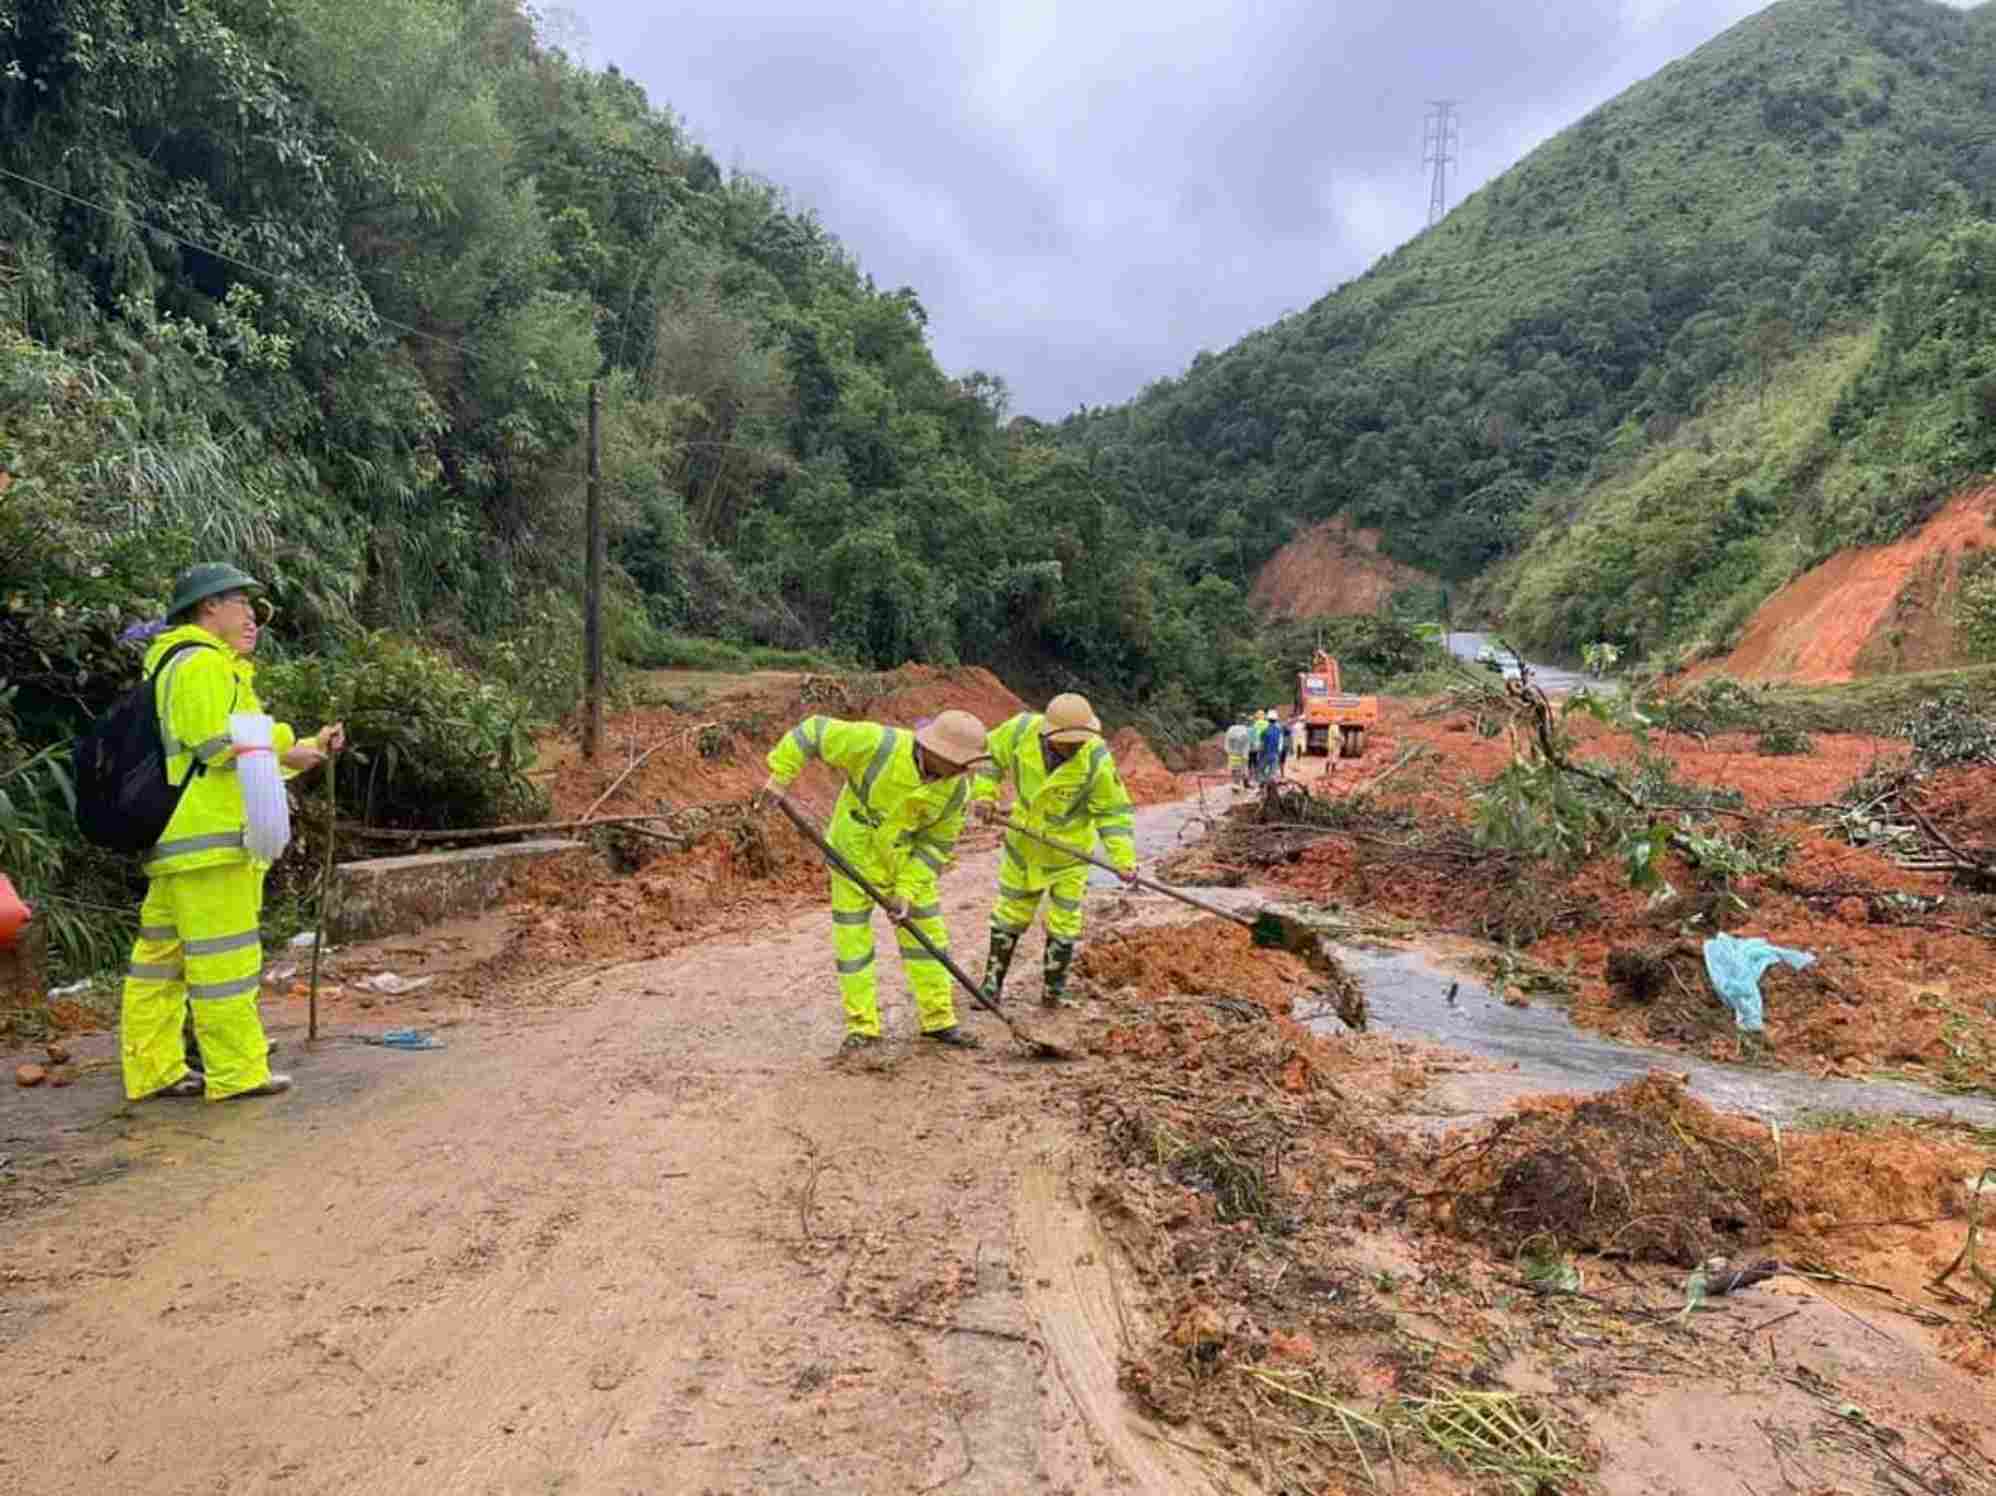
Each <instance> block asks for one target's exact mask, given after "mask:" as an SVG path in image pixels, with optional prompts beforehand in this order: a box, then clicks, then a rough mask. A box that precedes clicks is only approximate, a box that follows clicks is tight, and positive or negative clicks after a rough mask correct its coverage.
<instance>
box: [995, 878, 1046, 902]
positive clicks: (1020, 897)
mask: <svg viewBox="0 0 1996 1496" xmlns="http://www.w3.org/2000/svg"><path fill="white" fill-rule="evenodd" d="M998 897H999V898H1001V899H1012V900H1015V901H1016V902H1018V903H1021V904H1037V903H1038V902H1039V901H1040V896H1039V895H1038V894H1036V893H1031V892H1028V891H1027V890H1026V889H1023V888H1012V887H1010V886H1009V885H1007V884H1004V883H1000V884H999V885H998Z"/></svg>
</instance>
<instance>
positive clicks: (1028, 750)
mask: <svg viewBox="0 0 1996 1496" xmlns="http://www.w3.org/2000/svg"><path fill="white" fill-rule="evenodd" d="M1045 730H1046V718H1044V717H1042V716H1041V715H1040V714H1039V713H1037V712H1021V713H1019V715H1018V716H1016V717H1013V718H1011V719H1009V720H1008V721H1004V722H1000V723H999V724H998V725H997V726H996V727H994V728H992V729H991V732H990V734H989V736H987V737H986V738H985V740H984V741H985V747H986V748H987V749H989V750H990V753H991V762H992V767H991V768H989V769H980V770H979V771H978V774H977V785H976V788H974V789H973V790H972V791H971V798H972V799H973V800H995V799H997V798H998V786H999V784H1000V783H1001V782H1002V781H1006V780H1009V781H1010V782H1011V784H1012V786H1013V788H1014V790H1015V791H1016V794H1017V799H1016V801H1015V802H1014V804H1013V807H1012V819H1013V820H1014V821H1016V822H1017V823H1018V824H1019V825H1021V826H1024V827H1026V828H1027V829H1028V830H1032V831H1037V832H1039V833H1041V834H1042V835H1044V836H1050V837H1053V838H1054V839H1055V840H1056V841H1064V842H1067V843H1069V844H1070V845H1072V846H1075V847H1078V848H1080V849H1081V850H1082V851H1084V852H1094V851H1096V839H1097V838H1098V837H1099V838H1100V839H1101V852H1100V855H1102V856H1105V857H1107V858H1108V859H1109V861H1110V862H1112V863H1114V864H1115V865H1116V866H1117V867H1118V868H1121V869H1122V870H1124V871H1125V872H1128V871H1130V870H1131V869H1133V868H1135V867H1136V865H1137V846H1136V841H1135V821H1134V819H1133V815H1134V812H1133V810H1132V808H1131V805H1130V792H1129V791H1128V790H1126V789H1124V788H1123V778H1122V776H1121V775H1120V774H1118V773H1117V772H1116V759H1115V755H1114V754H1112V753H1110V752H1109V745H1108V744H1107V743H1104V742H1102V741H1100V740H1099V739H1098V740H1096V741H1095V742H1093V743H1089V744H1088V745H1087V746H1085V747H1084V748H1082V750H1081V751H1080V752H1079V753H1076V754H1074V755H1073V756H1072V757H1070V758H1069V759H1068V761H1067V762H1066V763H1064V764H1062V765H1060V767H1059V768H1057V769H1055V770H1053V772H1052V773H1048V772H1047V762H1046V755H1045V753H1044V752H1042V751H1041V745H1040V734H1041V733H1042V732H1044V731H1045ZM1005 845H1006V847H1007V848H1008V849H1009V850H1010V851H1011V853H1012V855H1013V856H1014V857H1015V858H1017V859H1019V860H1022V861H1024V862H1025V863H1026V865H1027V866H1028V867H1044V868H1062V867H1071V866H1073V864H1074V859H1073V858H1072V857H1068V856H1066V855H1064V854H1062V853H1059V852H1055V851H1054V850H1053V849H1052V848H1050V847H1047V846H1045V845H1043V844H1042V843H1040V842H1036V841H1034V840H1033V839H1032V838H1031V837H1025V836H1018V835H1014V834H1011V833H1007V835H1006V837H1005Z"/></svg>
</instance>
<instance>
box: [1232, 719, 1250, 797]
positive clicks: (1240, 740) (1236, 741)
mask: <svg viewBox="0 0 1996 1496" xmlns="http://www.w3.org/2000/svg"><path fill="white" fill-rule="evenodd" d="M1247 765H1248V725H1247V718H1246V717H1240V718H1237V719H1236V720H1235V722H1234V725H1233V726H1232V727H1230V728H1228V729H1227V773H1228V776H1229V777H1230V778H1231V779H1232V780H1233V782H1234V788H1235V789H1241V788H1243V787H1244V786H1245V785H1246V784H1247Z"/></svg>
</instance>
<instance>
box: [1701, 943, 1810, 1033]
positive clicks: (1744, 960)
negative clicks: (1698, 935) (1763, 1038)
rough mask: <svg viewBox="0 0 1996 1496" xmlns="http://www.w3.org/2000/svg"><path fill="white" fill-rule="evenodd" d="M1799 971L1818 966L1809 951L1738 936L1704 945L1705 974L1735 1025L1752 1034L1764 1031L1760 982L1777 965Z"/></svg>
mask: <svg viewBox="0 0 1996 1496" xmlns="http://www.w3.org/2000/svg"><path fill="white" fill-rule="evenodd" d="M1777 961H1779V962H1781V963H1782V964H1783V965H1785V966H1792V967H1794V968H1795V970H1797V971H1800V970H1802V969H1803V968H1804V967H1806V966H1813V965H1815V964H1816V958H1815V957H1814V956H1812V955H1810V954H1809V952H1807V951H1796V950H1790V949H1789V948H1788V947H1787V946H1783V945H1771V944H1769V943H1768V942H1767V941H1765V940H1762V939H1761V938H1760V937H1759V936H1758V935H1751V936H1748V937H1746V938H1744V939H1742V938H1740V937H1739V936H1737V935H1714V936H1713V937H1712V938H1711V939H1710V940H1708V941H1706V942H1705V974H1706V975H1707V976H1709V977H1710V978H1711V979H1712V986H1713V987H1714V988H1715V989H1716V990H1717V992H1718V994H1719V996H1720V997H1722V998H1724V999H1725V1002H1726V1006H1727V1007H1729V1008H1731V1009H1732V1010H1733V1022H1734V1023H1736V1024H1738V1025H1739V1027H1740V1028H1741V1029H1743V1030H1745V1031H1746V1032H1747V1033H1750V1034H1757V1033H1759V1032H1760V1031H1761V1029H1762V1028H1763V1027H1764V1024H1763V1022H1762V1011H1761V1001H1760V979H1761V978H1762V977H1763V976H1764V975H1766V973H1767V968H1768V967H1770V966H1772V965H1774V963H1775V962H1777Z"/></svg>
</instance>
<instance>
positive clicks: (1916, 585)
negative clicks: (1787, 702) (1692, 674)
mask: <svg viewBox="0 0 1996 1496" xmlns="http://www.w3.org/2000/svg"><path fill="white" fill-rule="evenodd" d="M1992 505H1996V488H1982V489H1975V490H1972V491H1970V492H1968V493H1963V494H1958V495H1957V496H1956V497H1954V498H1953V499H1951V500H1949V501H1948V504H1947V506H1946V507H1945V508H1943V509H1942V510H1941V512H1940V513H1939V514H1936V515H1935V516H1934V517H1933V518H1932V519H1930V520H1928V521H1927V522H1926V523H1925V524H1924V525H1922V526H1920V528H1919V529H1917V530H1915V531H1914V532H1913V533H1912V534H1910V535H1908V536H1906V537H1904V538H1903V539H1900V540H1895V541H1894V542H1893V543H1892V544H1890V545H1878V546H1866V547H1864V548H1862V549H1860V550H1850V551H1841V552H1839V553H1838V554H1836V555H1834V556H1832V557H1830V559H1829V560H1827V561H1825V562H1824V563H1823V564H1822V565H1820V566H1818V567H1816V568H1814V569H1813V570H1811V571H1808V572H1805V573H1804V574H1803V575H1801V576H1799V577H1797V578H1796V579H1795V580H1794V581H1792V582H1790V583H1789V584H1788V585H1787V586H1785V587H1783V588H1782V589H1781V590H1780V591H1779V592H1777V593H1775V594H1774V596H1773V597H1771V598H1769V599H1768V600H1767V601H1766V602H1765V603H1763V604H1761V606H1760V608H1759V609H1758V611H1756V612H1755V613H1754V615H1753V617H1752V618H1751V619H1750V620H1749V621H1748V623H1747V627H1746V631H1745V632H1744V633H1743V634H1741V635H1740V640H1739V643H1738V644H1737V645H1736V646H1735V647H1734V649H1733V651H1732V653H1731V654H1729V655H1728V656H1726V657H1725V658H1724V659H1723V660H1720V661H1718V662H1716V663H1715V664H1713V665H1711V666H1709V667H1706V668H1705V669H1703V670H1700V671H1699V672H1698V673H1699V674H1701V675H1702V674H1723V675H1731V676H1736V677H1738V678H1740V679H1742V680H1784V681H1797V682H1803V683H1821V684H1827V683H1831V682H1836V681H1847V680H1850V679H1852V678H1853V677H1856V676H1860V675H1886V674H1892V673H1895V672H1897V671H1902V670H1934V669H1943V668H1946V667H1948V666H1951V665H1959V664H1963V663H1965V661H1964V660H1963V659H1962V658H1961V656H1960V653H1959V647H1958V645H1957V642H1956V639H1955V628H1954V620H1953V616H1952V615H1953V608H1952V604H1953V600H1954V597H1955V593H1956V591H1957V589H1958V587H1959V583H1960V576H1961V564H1962V560H1963V558H1964V557H1966V556H1970V555H1973V554H1974V553H1975V552H1976V551H1977V550H1979V549H1981V548H1982V547H1984V546H1988V545H1991V544H1996V525H1992V523H1991V519H1990V511H1991V508H1992Z"/></svg>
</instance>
